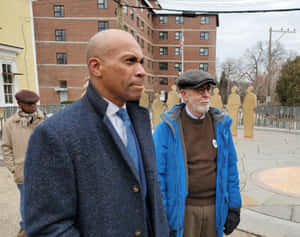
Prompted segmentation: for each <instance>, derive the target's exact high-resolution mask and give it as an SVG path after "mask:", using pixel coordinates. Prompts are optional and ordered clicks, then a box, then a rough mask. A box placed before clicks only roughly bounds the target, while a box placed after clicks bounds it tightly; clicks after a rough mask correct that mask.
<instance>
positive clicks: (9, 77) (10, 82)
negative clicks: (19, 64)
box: [2, 64, 14, 104]
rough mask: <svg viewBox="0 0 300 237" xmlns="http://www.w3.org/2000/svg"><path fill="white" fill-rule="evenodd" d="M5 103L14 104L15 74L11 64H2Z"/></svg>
mask: <svg viewBox="0 0 300 237" xmlns="http://www.w3.org/2000/svg"><path fill="white" fill-rule="evenodd" d="M2 76H3V91H4V103H5V104H13V95H14V75H13V73H12V70H11V65H10V64H2Z"/></svg>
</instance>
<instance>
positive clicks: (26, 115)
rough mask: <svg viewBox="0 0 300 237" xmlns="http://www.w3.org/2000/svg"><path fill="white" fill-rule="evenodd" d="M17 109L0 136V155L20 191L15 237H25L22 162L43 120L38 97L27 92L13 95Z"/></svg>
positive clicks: (23, 91) (22, 91)
mask: <svg viewBox="0 0 300 237" xmlns="http://www.w3.org/2000/svg"><path fill="white" fill-rule="evenodd" d="M15 97H16V99H17V101H18V105H19V109H18V110H17V112H16V113H15V114H13V115H12V116H11V117H10V118H9V119H8V120H7V121H6V122H5V125H4V128H3V134H2V145H1V148H2V154H3V158H4V162H5V164H6V166H7V168H8V169H9V171H10V172H11V173H12V174H13V176H14V179H15V182H16V184H17V186H18V189H19V191H20V212H21V221H20V227H21V229H20V231H19V233H18V236H17V237H25V236H26V235H25V230H24V219H23V217H24V215H23V209H24V204H23V183H24V174H23V173H24V172H23V170H24V161H25V153H26V150H27V145H28V141H29V138H30V136H31V134H32V132H33V130H34V129H35V128H36V127H37V126H38V125H39V124H40V123H41V122H43V121H44V120H45V116H44V113H43V112H42V111H40V110H38V109H37V106H36V103H37V102H38V101H39V99H40V97H39V96H38V95H37V94H36V93H34V92H32V91H29V90H21V91H20V92H18V93H17V94H16V95H15Z"/></svg>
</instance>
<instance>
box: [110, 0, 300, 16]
mask: <svg viewBox="0 0 300 237" xmlns="http://www.w3.org/2000/svg"><path fill="white" fill-rule="evenodd" d="M113 1H114V2H115V3H117V4H120V6H122V7H128V8H138V9H149V10H159V11H169V12H191V13H195V14H197V13H198V14H236V13H238V14H242V13H268V12H293V11H300V8H285V9H262V10H229V11H206V10H178V9H170V8H158V7H147V6H135V5H131V4H124V3H121V2H120V0H113Z"/></svg>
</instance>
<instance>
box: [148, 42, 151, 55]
mask: <svg viewBox="0 0 300 237" xmlns="http://www.w3.org/2000/svg"><path fill="white" fill-rule="evenodd" d="M147 50H148V52H149V53H150V52H151V45H150V43H148V47H147Z"/></svg>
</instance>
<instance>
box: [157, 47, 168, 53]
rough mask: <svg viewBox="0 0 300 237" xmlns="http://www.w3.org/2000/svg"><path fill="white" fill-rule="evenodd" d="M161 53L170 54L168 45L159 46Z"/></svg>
mask: <svg viewBox="0 0 300 237" xmlns="http://www.w3.org/2000/svg"><path fill="white" fill-rule="evenodd" d="M159 55H168V48H167V47H160V48H159Z"/></svg>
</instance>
